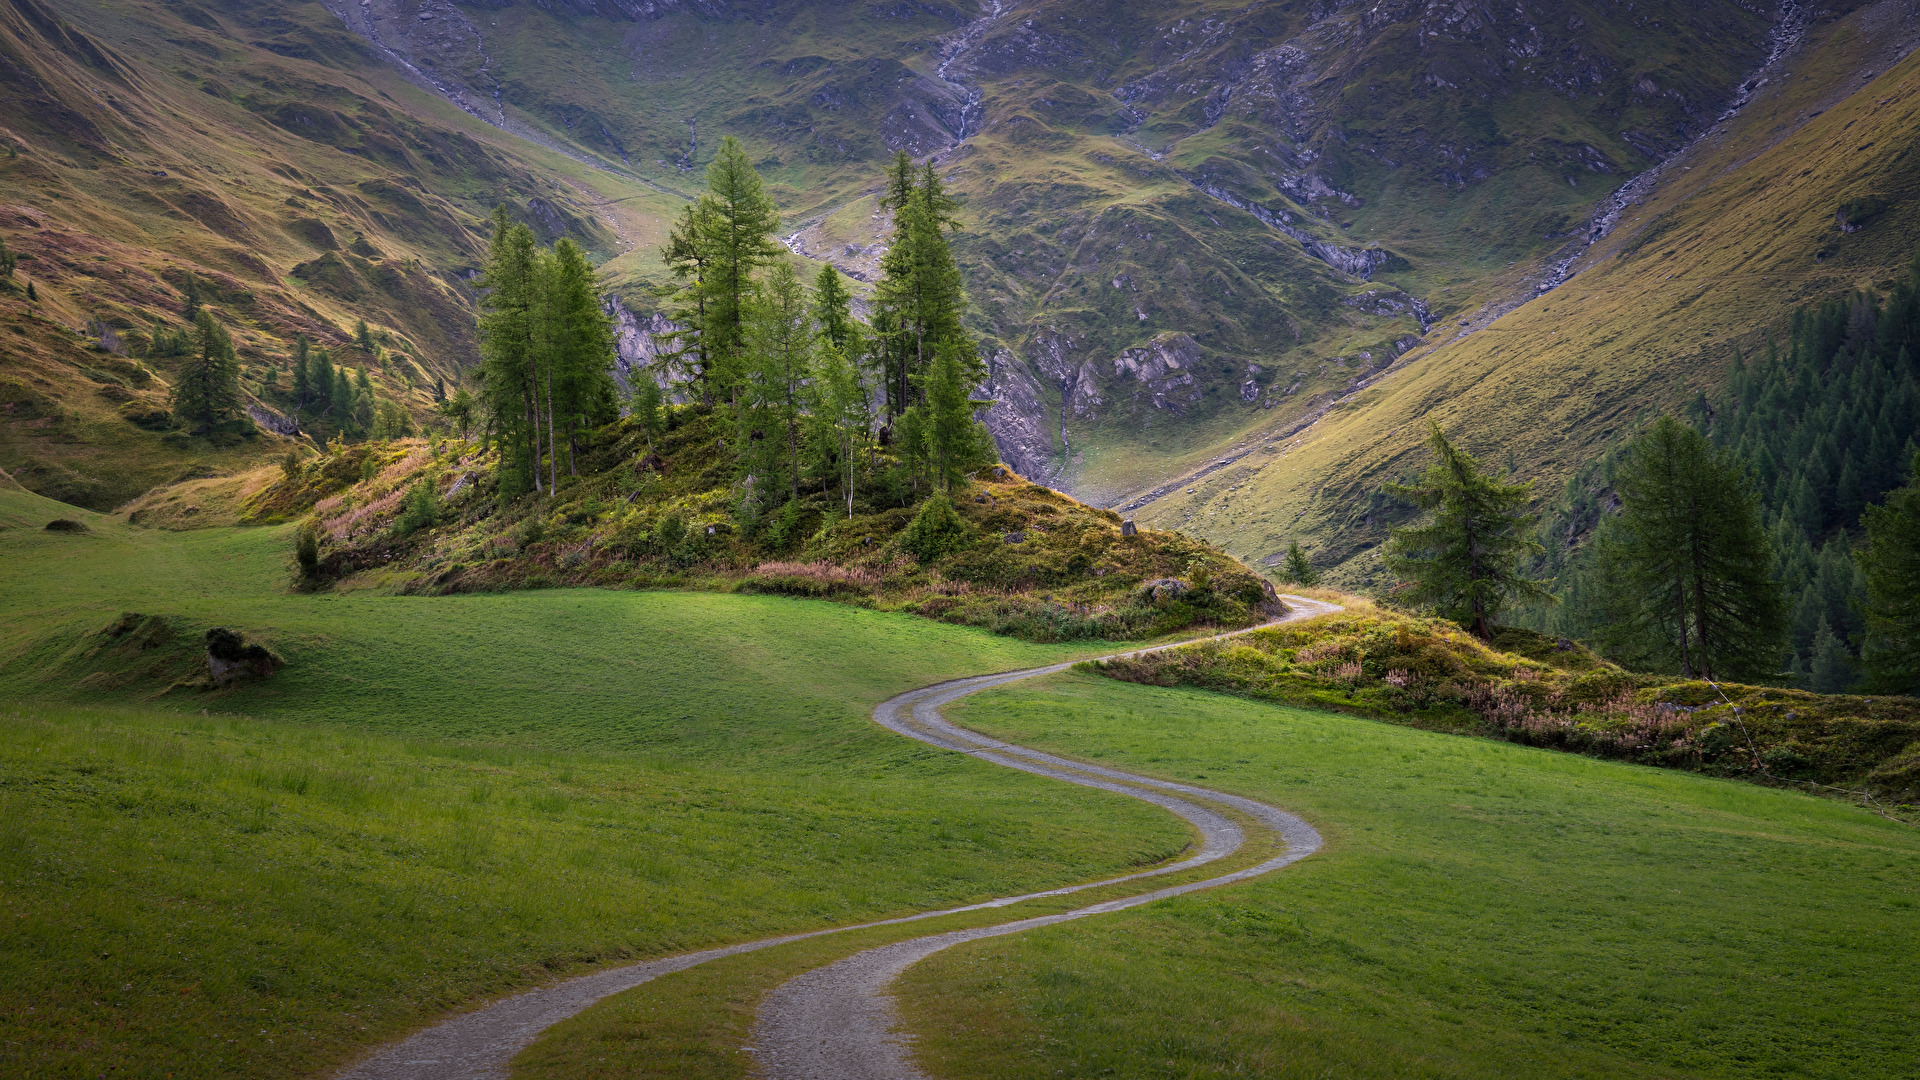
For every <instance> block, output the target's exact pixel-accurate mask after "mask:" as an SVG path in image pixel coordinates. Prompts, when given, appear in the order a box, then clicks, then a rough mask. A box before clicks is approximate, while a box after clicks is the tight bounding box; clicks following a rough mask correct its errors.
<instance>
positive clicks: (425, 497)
mask: <svg viewBox="0 0 1920 1080" xmlns="http://www.w3.org/2000/svg"><path fill="white" fill-rule="evenodd" d="M442 508H443V506H442V503H441V500H440V489H439V488H438V487H436V486H435V485H434V483H433V480H432V479H431V478H423V479H420V480H416V481H414V483H413V488H412V490H410V491H408V492H407V500H406V503H405V504H404V505H403V506H402V508H401V510H400V520H399V522H398V523H397V524H396V525H395V526H394V528H395V531H397V532H398V533H399V534H400V535H401V536H409V535H411V534H413V533H416V532H419V531H420V530H421V529H425V528H429V527H431V526H432V525H433V524H434V523H435V522H437V521H439V520H440V513H441V510H442Z"/></svg>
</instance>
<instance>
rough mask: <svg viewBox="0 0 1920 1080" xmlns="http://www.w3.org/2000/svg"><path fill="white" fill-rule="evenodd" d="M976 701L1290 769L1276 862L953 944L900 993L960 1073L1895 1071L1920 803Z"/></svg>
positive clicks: (1225, 767) (960, 710) (994, 694)
mask: <svg viewBox="0 0 1920 1080" xmlns="http://www.w3.org/2000/svg"><path fill="white" fill-rule="evenodd" d="M950 715H951V716H953V717H954V718H955V719H957V720H958V721H960V722H962V723H964V724H966V725H967V726H969V727H972V728H975V729H978V730H982V731H987V732H991V733H993V734H995V735H997V736H1000V737H1003V738H1006V739H1010V740H1014V741H1018V742H1021V743H1023V744H1026V745H1032V746H1038V747H1044V748H1046V749H1049V750H1052V751H1055V752H1060V753H1066V754H1071V755H1076V756H1079V757H1082V758H1085V759H1088V760H1094V761H1100V762H1105V763H1109V764H1113V765H1116V766H1118V767H1121V768H1125V769H1130V770H1135V771H1139V772H1144V773H1148V774H1152V775H1159V776H1163V777H1168V778H1172V779H1178V780H1199V781H1201V782H1204V783H1205V784H1207V785H1208V786H1210V787H1215V788H1220V789H1223V790H1227V791H1233V792H1238V793H1241V794H1244V795H1248V796H1251V797H1255V798H1261V799H1266V800H1269V801H1272V802H1274V803H1276V804H1278V805H1281V806H1284V807H1287V808H1289V809H1291V810H1294V811H1296V812H1298V813H1300V814H1302V815H1303V816H1305V817H1307V818H1308V819H1309V820H1310V821H1312V822H1313V823H1314V825H1315V826H1316V827H1317V828H1318V829H1319V830H1320V831H1321V833H1322V834H1323V835H1324V836H1325V837H1326V839H1327V845H1326V847H1325V848H1324V849H1323V850H1322V852H1321V853H1319V854H1317V855H1315V856H1314V857H1313V858H1311V859H1309V860H1307V861H1305V862H1302V863H1299V864H1297V865H1295V866H1292V867H1289V868H1288V869H1287V870H1285V871H1283V872H1281V873H1279V874H1275V875H1273V876H1271V877H1268V878H1264V879H1261V880H1258V881H1253V882H1247V883H1242V884H1238V885H1234V886H1231V887H1228V888H1224V889H1220V890H1217V891H1210V892H1203V893H1197V894H1194V895H1191V896H1186V897H1181V898H1179V899H1175V900H1171V901H1167V902H1164V903H1158V904H1154V905H1150V906H1148V907H1145V908H1141V909H1138V910H1135V911H1130V912H1125V913H1122V914H1119V915H1114V916H1105V917H1102V918H1100V919H1098V920H1090V921H1086V922H1081V923H1076V924H1070V925H1067V926H1061V927H1052V928H1048V929H1044V930H1040V931H1033V932H1028V933H1024V934H1019V935H1014V936H1011V937H1006V938H998V939H993V940H991V941H986V942H979V943H974V944H970V945H966V946H961V947H959V948H955V949H953V950H950V951H948V952H945V953H941V954H939V955H937V956H935V957H933V958H931V959H929V960H928V961H925V962H923V963H921V964H919V965H917V966H916V967H914V968H912V969H910V970H909V971H908V973H907V974H906V976H905V977H904V980H903V982H902V984H901V990H900V999H901V1001H902V1005H903V1010H904V1012H905V1013H906V1015H907V1017H908V1025H907V1026H908V1028H909V1030H911V1031H912V1032H913V1033H914V1036H915V1038H916V1042H915V1046H916V1048H917V1052H918V1053H919V1054H920V1056H921V1058H922V1060H923V1061H924V1062H925V1063H926V1064H927V1065H928V1066H929V1067H930V1070H931V1071H933V1072H934V1073H935V1074H936V1075H939V1076H943V1077H951V1078H955V1080H959V1078H974V1077H982V1078H984V1077H1029V1076H1041V1075H1044V1076H1084V1077H1094V1076H1128V1077H1142V1078H1148V1077H1181V1078H1200V1077H1229V1076H1262V1077H1323V1076H1348V1077H1431V1078H1438V1077H1461V1078H1467V1077H1472V1078H1475V1080H1483V1078H1489V1077H1516V1078H1518V1077H1527V1078H1537V1077H1603V1076H1608V1077H1611V1076H1618V1077H1669V1076H1671V1077H1678V1076H1703V1077H1704V1076H1714V1077H1723V1076H1724V1077H1763V1076H1856V1077H1863V1078H1865V1077H1872V1078H1886V1080H1894V1078H1898V1077H1905V1076H1910V1075H1912V1074H1913V1073H1914V1071H1915V1070H1916V1069H1920V1057H1917V1056H1916V1048H1917V1047H1920V1014H1916V1013H1915V1011H1914V1008H1913V1004H1912V1003H1913V1001H1914V999H1915V995H1916V991H1920V985H1916V974H1915V971H1914V969H1913V966H1912V964H1911V963H1910V962H1909V959H1910V958H1911V956H1912V955H1914V953H1915V951H1916V950H1917V949H1920V918H1916V916H1915V912H1916V910H1920V908H1917V907H1916V905H1920V833H1916V832H1915V831H1914V830H1913V828H1912V827H1910V826H1907V825H1902V824H1898V823H1894V822H1889V821H1886V820H1884V819H1881V818H1878V817H1875V816H1873V815H1871V814H1868V813H1866V812H1865V811H1863V810H1860V809H1857V808H1854V807H1851V806H1847V805H1844V804H1840V803H1835V802H1831V801H1825V800H1819V799H1814V798H1810V797H1808V796H1805V795H1800V794H1795V793H1791V792H1782V791H1775V790H1767V789H1764V788H1758V787H1753V786H1750V785H1745V784H1737V783H1730V782H1727V781H1722V780H1715V779H1709V778H1705V777H1700V776H1693V775H1687V774H1682V773H1675V772H1669V771H1662V770H1657V769H1649V768H1642V767H1637V766H1633V765H1626V764H1620V763H1615V762H1606V761H1595V760H1592V759H1589V758H1583V757H1576V756H1572V755H1566V754H1556V753H1552V752H1549V751H1544V750H1537V749H1530V748H1525V747H1518V746H1513V745H1508V744H1504V743H1500V742H1495V741H1491V740H1484V739H1463V738H1459V737H1457V736H1452V735H1445V734H1438V733H1432V732H1426V731H1418V730H1412V729H1408V728H1404V727H1397V726H1390V725H1386V724H1382V723H1378V722H1374V721H1369V720H1364V719H1358V718H1352V717H1340V716H1332V715H1328V714H1326V713H1320V712H1309V711H1304V710H1301V709H1297V708H1290V707H1285V706H1279V705H1273V704H1266V703H1260V702H1253V701H1247V700H1243V699H1238V698H1232V697H1227V696H1224V695H1219V694H1212V693H1207V692H1203V691H1199V690H1193V689H1186V688H1172V689H1169V688H1157V687H1146V686H1136V685H1127V684H1122V683H1116V682H1114V681H1112V680H1106V679H1100V678H1097V677H1092V676H1088V675H1084V674H1077V673H1071V674H1065V675H1060V676H1055V677H1051V678H1050V679H1049V680H1048V681H1047V682H1044V683H1027V684H1022V685H1020V686H1018V687H1012V688H1005V689H1000V690H995V691H991V692H988V693H984V694H981V695H978V696H976V697H972V698H969V699H968V700H967V701H966V702H964V703H961V704H960V705H958V706H957V707H955V708H954V709H952V710H950Z"/></svg>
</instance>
